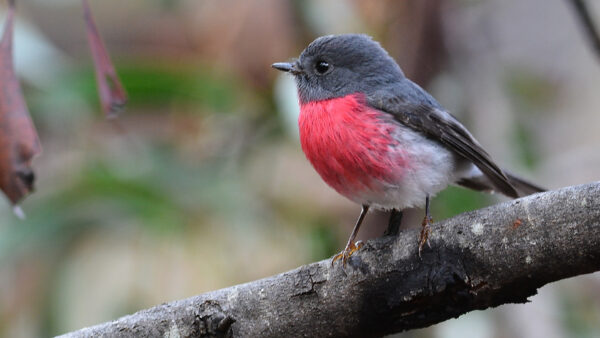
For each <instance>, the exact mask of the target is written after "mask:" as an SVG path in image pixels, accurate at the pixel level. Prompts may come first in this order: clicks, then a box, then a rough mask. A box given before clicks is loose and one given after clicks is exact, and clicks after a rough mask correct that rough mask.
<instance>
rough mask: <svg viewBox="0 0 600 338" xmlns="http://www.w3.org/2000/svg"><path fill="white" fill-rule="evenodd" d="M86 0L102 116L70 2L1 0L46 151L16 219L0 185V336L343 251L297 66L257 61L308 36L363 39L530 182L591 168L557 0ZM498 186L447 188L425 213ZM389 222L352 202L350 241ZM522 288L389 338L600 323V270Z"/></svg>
mask: <svg viewBox="0 0 600 338" xmlns="http://www.w3.org/2000/svg"><path fill="white" fill-rule="evenodd" d="M588 3H589V5H590V6H591V9H592V15H593V17H594V18H595V19H596V20H597V22H600V3H599V2H597V1H588ZM91 6H92V9H93V13H94V16H95V17H96V21H97V24H98V27H99V29H100V31H101V34H102V35H103V37H104V40H105V42H106V45H107V47H108V49H109V51H110V53H111V55H112V57H113V60H114V61H115V64H116V67H117V69H118V72H119V74H120V77H121V79H122V81H123V83H124V85H125V87H126V89H127V91H128V93H129V96H130V102H129V104H128V107H127V111H126V112H125V113H124V114H123V115H122V116H121V117H120V118H119V119H118V120H116V121H106V120H105V119H104V118H103V116H102V114H101V112H100V109H99V103H98V99H97V95H96V86H95V80H94V73H93V67H92V62H91V56H90V54H89V51H88V46H87V41H86V39H85V28H84V23H83V19H82V14H81V11H82V9H81V4H80V1H76V0H60V1H59V0H54V1H46V0H21V1H18V17H17V26H16V37H15V45H16V63H17V68H18V72H19V74H20V76H21V78H22V83H23V86H24V89H25V96H26V99H27V101H28V104H29V108H30V110H31V114H32V117H33V119H34V121H35V124H36V126H37V128H38V131H39V133H40V137H41V141H42V145H43V148H44V152H43V154H42V155H41V156H40V157H38V158H37V159H36V160H35V162H34V165H35V169H36V173H37V175H38V178H39V179H38V184H37V191H36V192H35V193H34V194H33V195H31V196H30V197H28V198H27V199H26V200H25V202H24V203H23V205H22V207H23V209H24V210H25V212H26V214H27V219H26V220H24V221H21V220H18V219H17V218H16V217H15V216H14V215H13V214H12V212H11V208H10V206H9V204H8V202H7V201H5V200H2V201H1V203H0V336H2V337H45V336H51V335H56V334H60V333H65V332H68V331H72V330H75V329H79V328H82V327H84V326H89V325H93V324H97V323H100V322H104V321H107V320H111V319H115V318H117V317H119V316H122V315H125V314H128V313H131V312H134V311H137V310H140V309H143V308H147V307H151V306H153V305H157V304H160V303H162V302H166V301H171V300H176V299H181V298H186V297H189V296H192V295H196V294H199V293H202V292H205V291H209V290H213V289H218V288H223V287H227V286H230V285H234V284H238V283H243V282H247V281H251V280H255V279H258V278H262V277H266V276H270V275H273V274H277V273H280V272H284V271H286V270H289V269H292V268H295V267H297V266H299V265H301V264H305V263H309V262H311V261H315V260H320V259H325V258H327V257H330V256H331V255H332V254H334V253H335V252H337V251H339V250H341V248H342V247H343V245H344V244H345V241H346V239H347V236H348V235H349V233H350V230H351V227H352V225H353V223H354V220H355V217H356V216H357V215H358V212H359V207H358V206H356V205H353V204H352V203H351V202H349V201H347V200H345V199H344V198H343V197H341V196H338V195H337V194H336V193H335V192H334V191H333V190H331V189H330V188H328V187H327V186H326V185H325V184H324V183H323V182H322V181H321V179H320V178H319V177H318V175H317V174H316V173H315V172H314V171H313V169H312V168H311V167H310V165H309V163H308V162H307V161H306V160H305V158H304V155H303V154H302V152H301V150H300V146H299V142H298V135H297V126H296V114H297V109H298V108H297V103H296V101H295V100H296V99H295V96H294V95H295V90H294V87H293V83H292V82H291V79H289V78H287V77H285V76H282V74H279V73H278V72H276V71H274V70H272V69H271V68H270V65H271V63H273V62H276V61H286V60H288V59H290V58H291V57H295V56H297V55H298V54H299V53H300V51H301V50H302V49H303V48H304V46H306V45H307V44H308V43H309V42H310V41H312V40H313V39H314V38H316V37H317V36H320V35H324V34H331V33H342V32H364V33H368V34H370V35H372V36H374V37H375V38H376V39H377V40H379V41H381V43H382V45H383V46H384V47H385V48H386V49H388V51H389V52H390V54H391V55H392V56H393V57H395V58H396V59H397V60H398V61H399V63H400V65H401V66H402V67H403V68H404V70H405V73H406V74H407V75H408V76H409V77H411V78H412V79H414V80H415V81H416V82H417V83H419V84H421V85H422V86H423V87H425V88H427V89H428V90H429V91H430V92H432V93H433V94H434V96H436V97H437V98H438V99H439V101H440V102H441V103H442V104H443V105H444V106H445V107H446V108H448V109H449V110H450V111H451V112H452V113H453V114H455V115H457V116H458V117H459V118H460V119H461V120H462V121H463V122H464V123H465V125H467V126H468V127H469V128H470V129H471V130H472V131H473V133H474V134H475V136H476V137H477V138H478V139H479V140H480V141H481V143H482V144H483V145H484V147H485V148H486V149H488V151H489V152H490V153H491V154H492V155H493V156H494V158H496V159H497V161H498V162H499V163H502V164H503V165H504V166H505V167H507V168H511V170H512V171H514V172H517V173H519V174H521V175H522V176H525V177H528V178H530V179H533V180H534V181H536V182H538V183H539V184H541V185H544V186H546V187H548V188H559V187H562V186H566V185H573V184H580V183H585V182H589V181H594V180H598V179H600V150H599V144H600V132H598V131H599V129H598V128H599V126H600V114H599V112H598V107H599V106H600V58H599V57H598V56H597V55H595V54H594V53H593V52H592V49H591V48H590V47H589V43H588V41H587V40H586V38H585V35H584V34H583V31H582V30H581V27H580V25H579V22H578V21H577V17H576V16H575V15H574V12H573V10H572V8H571V6H569V1H567V0H430V1H417V0H415V1H392V0H388V1H368V2H367V1H317V0H311V1H293V0H288V1H284V0H261V1H234V0H221V1H197V0H143V1H142V0H128V1H120V0H103V1H99V0H98V1H91ZM5 14H6V4H5V3H3V4H1V5H0V20H4V17H5ZM500 200H501V198H500V197H496V196H488V195H482V194H479V193H475V192H469V191H466V190H463V189H459V188H449V189H447V190H446V191H444V192H443V193H441V194H440V195H439V196H438V197H437V198H435V199H434V200H433V215H434V217H435V218H436V219H443V218H446V217H450V216H452V215H455V214H457V213H460V212H462V211H465V210H471V209H475V208H479V207H483V206H485V205H489V204H492V203H497V202H498V201H500ZM420 215H422V214H421V213H420V211H413V212H410V213H409V215H408V217H406V218H405V222H404V223H405V224H406V225H407V226H409V225H410V224H413V223H416V221H415V220H417V219H418V217H420ZM386 222H387V215H386V214H385V213H373V214H371V215H369V216H368V223H367V224H366V225H365V226H364V227H363V230H362V231H361V234H360V235H361V236H360V237H361V238H363V239H368V238H372V237H376V236H378V235H379V234H380V233H381V232H382V231H383V229H384V227H385V225H386ZM434 231H435V228H434ZM415 240H416V239H415ZM531 301H532V302H531V303H530V304H527V305H505V306H501V307H499V308H496V309H493V310H487V311H477V312H473V313H470V314H468V315H465V316H462V317H460V318H459V319H455V320H450V321H447V322H445V323H442V324H439V325H436V326H433V327H430V328H427V329H422V330H415V331H411V332H407V333H403V334H400V335H399V337H545V338H548V337H598V336H600V275H599V274H595V275H587V276H580V277H576V278H573V279H570V280H565V281H561V282H558V283H554V284H552V285H549V286H546V287H544V288H542V289H541V290H540V293H539V295H537V296H535V297H532V298H531Z"/></svg>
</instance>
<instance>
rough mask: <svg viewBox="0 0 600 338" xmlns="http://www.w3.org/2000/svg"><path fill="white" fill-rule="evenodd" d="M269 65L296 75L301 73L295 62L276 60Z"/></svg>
mask: <svg viewBox="0 0 600 338" xmlns="http://www.w3.org/2000/svg"><path fill="white" fill-rule="evenodd" d="M271 67H273V68H275V69H277V70H280V71H282V72H287V73H290V74H293V75H297V74H300V73H302V70H300V69H299V68H298V66H297V65H296V63H289V62H276V63H274V64H272V65H271Z"/></svg>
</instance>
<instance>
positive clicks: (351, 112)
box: [298, 94, 405, 199]
mask: <svg viewBox="0 0 600 338" xmlns="http://www.w3.org/2000/svg"><path fill="white" fill-rule="evenodd" d="M390 118H391V117H390V116H389V115H387V114H384V113H382V112H380V111H377V110H375V109H371V108H369V107H368V106H366V104H365V99H364V95H361V94H352V95H348V96H345V97H341V98H335V99H330V100H323V101H318V102H309V103H305V104H302V105H301V109H300V118H299V120H298V123H299V127H300V143H301V145H302V150H303V151H304V153H305V154H306V157H307V158H308V160H309V161H310V163H311V164H312V165H313V167H314V168H315V169H316V171H317V172H318V173H319V175H321V177H322V178H323V180H324V181H325V182H326V183H327V184H329V185H330V186H331V187H332V188H334V189H335V190H336V191H338V192H339V193H340V194H342V195H345V196H346V197H348V198H350V199H354V197H355V196H356V195H360V194H361V193H363V192H365V191H369V192H373V191H378V190H382V189H383V188H384V187H385V185H386V183H387V184H393V183H395V182H398V181H400V179H401V177H402V174H403V172H404V170H403V167H404V162H405V159H404V158H403V156H402V150H401V149H399V147H398V142H397V141H396V140H395V139H394V137H393V136H392V135H393V132H394V131H395V126H394V124H393V122H391V120H390Z"/></svg>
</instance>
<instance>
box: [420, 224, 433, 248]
mask: <svg viewBox="0 0 600 338" xmlns="http://www.w3.org/2000/svg"><path fill="white" fill-rule="evenodd" d="M432 223H433V218H431V217H430V216H425V218H423V222H422V223H421V226H422V228H421V236H420V237H419V257H421V251H422V250H423V246H424V245H425V243H427V246H428V247H429V248H431V244H430V243H429V234H430V233H431V227H430V226H429V225H430V224H432Z"/></svg>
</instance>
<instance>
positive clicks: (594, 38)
mask: <svg viewBox="0 0 600 338" xmlns="http://www.w3.org/2000/svg"><path fill="white" fill-rule="evenodd" d="M570 2H571V4H572V5H573V8H574V9H575V12H576V13H577V17H578V18H579V21H580V22H581V26H582V28H583V29H584V30H585V34H586V35H587V37H588V39H589V41H590V44H591V45H592V48H593V49H594V52H595V53H596V55H597V56H598V57H600V34H598V28H597V27H596V24H595V23H594V19H592V16H591V15H590V11H589V10H588V7H587V5H586V3H585V0H570Z"/></svg>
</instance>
